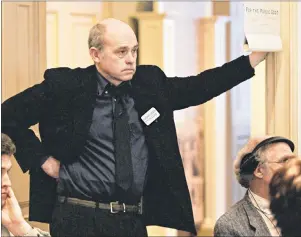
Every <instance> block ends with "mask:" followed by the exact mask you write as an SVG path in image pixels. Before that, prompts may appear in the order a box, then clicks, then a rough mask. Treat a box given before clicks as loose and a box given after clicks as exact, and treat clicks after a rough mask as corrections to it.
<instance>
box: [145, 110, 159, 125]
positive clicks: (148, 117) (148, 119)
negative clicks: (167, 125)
mask: <svg viewBox="0 0 301 237" xmlns="http://www.w3.org/2000/svg"><path fill="white" fill-rule="evenodd" d="M159 116H160V113H159V112H158V110H156V109H155V108H154V107H152V108H151V109H150V110H149V111H147V112H146V113H145V114H143V115H142V116H141V119H142V121H143V122H144V123H145V124H146V125H147V126H148V125H150V124H151V123H152V122H154V121H155V120H156V119H157V118H159Z"/></svg>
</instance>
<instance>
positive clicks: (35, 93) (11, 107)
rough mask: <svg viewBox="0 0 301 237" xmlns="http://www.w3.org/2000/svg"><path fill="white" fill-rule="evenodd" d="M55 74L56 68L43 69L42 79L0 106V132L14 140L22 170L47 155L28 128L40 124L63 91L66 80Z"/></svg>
mask: <svg viewBox="0 0 301 237" xmlns="http://www.w3.org/2000/svg"><path fill="white" fill-rule="evenodd" d="M65 70H67V69H65ZM56 74H57V71H55V69H50V70H46V71H45V74H44V78H45V80H44V81H43V82H41V83H40V84H37V85H34V86H32V87H30V88H28V89H26V90H24V91H22V92H20V93H19V94H17V95H15V96H13V97H11V98H9V99H7V100H6V101H4V102H3V103H2V106H1V112H2V116H1V119H2V122H1V128H2V133H5V134H7V135H8V136H9V137H10V138H11V139H12V140H13V142H14V143H15V145H16V154H15V157H16V160H17V162H18V164H19V165H20V167H21V169H22V171H23V172H24V173H25V172H26V171H28V170H29V169H30V168H33V167H37V166H39V165H40V164H41V160H42V159H43V158H44V157H46V156H48V155H49V154H47V153H45V151H44V149H43V145H42V143H41V142H40V140H39V139H38V137H37V136H36V135H35V133H34V132H33V131H32V130H31V129H30V127H31V126H32V125H35V124H37V123H39V121H40V119H41V117H42V116H45V115H44V112H45V110H47V106H48V105H49V104H50V103H52V102H53V101H54V100H56V99H57V98H59V94H60V93H64V90H63V88H66V86H65V85H64V83H65V82H64V80H58V79H59V78H57V77H56Z"/></svg>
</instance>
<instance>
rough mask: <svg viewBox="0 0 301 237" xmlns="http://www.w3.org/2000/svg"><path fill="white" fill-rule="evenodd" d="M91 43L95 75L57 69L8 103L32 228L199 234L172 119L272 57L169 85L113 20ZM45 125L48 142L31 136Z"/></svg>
mask: <svg viewBox="0 0 301 237" xmlns="http://www.w3.org/2000/svg"><path fill="white" fill-rule="evenodd" d="M88 43H89V52H90V55H91V57H92V59H93V61H94V65H93V66H90V67H87V68H84V69H82V68H76V69H70V68H55V69H48V70H46V72H45V74H44V78H45V80H44V81H43V82H42V83H40V84H38V85H35V86H33V87H31V88H29V89H27V90H25V91H23V92H21V93H19V94H17V95H15V96H13V97H12V98H10V99H8V100H7V101H5V102H4V103H3V104H2V132H4V133H7V134H8V135H9V136H10V137H11V138H12V139H13V141H14V142H15V143H16V146H17V147H18V150H17V153H16V159H17V161H18V163H19V165H20V167H21V168H22V170H23V172H26V171H28V170H29V172H30V210H29V211H30V215H29V218H30V220H32V221H40V222H46V223H50V230H51V235H52V236H147V232H146V226H147V225H159V226H165V227H170V228H176V229H180V230H184V231H188V232H191V233H193V234H196V230H195V226H194V220H193V213H192V206H191V201H190V196H189V191H188V188H187V183H186V179H185V174H184V169H183V165H182V160H181V156H180V152H179V148H178V144H177V137H176V129H175V124H174V120H173V111H174V110H179V109H184V108H187V107H189V106H194V105H199V104H202V103H205V102H206V101H208V100H210V99H212V98H214V97H215V96H218V95H220V94H221V93H223V92H225V91H227V90H229V89H231V88H232V87H234V86H236V85H238V84H239V83H241V82H243V81H245V80H247V79H249V78H251V77H252V76H253V75H254V67H255V66H256V65H257V64H258V63H260V62H261V61H262V60H264V58H265V55H266V54H265V53H252V54H251V55H250V56H242V57H240V58H238V59H236V60H234V61H232V62H229V63H226V64H225V65H223V66H222V67H219V68H215V69H211V70H207V71H204V72H202V73H200V74H199V75H196V76H190V77H187V78H178V77H175V78H168V77H166V75H165V74H164V72H163V71H162V70H161V69H160V68H158V67H157V66H153V65H143V66H138V67H136V58H137V50H138V42H137V39H136V36H135V34H134V32H133V31H132V29H131V28H130V27H129V26H128V25H126V24H125V23H123V22H120V21H118V20H115V19H105V20H104V21H102V22H101V23H100V24H97V25H95V26H94V27H93V28H92V29H91V31H90V34H89V40H88ZM20 79H21V78H20ZM37 123H39V131H40V137H41V141H40V140H39V139H38V138H37V137H36V135H35V134H34V132H33V131H32V130H31V129H29V128H30V127H31V126H32V125H34V124H37Z"/></svg>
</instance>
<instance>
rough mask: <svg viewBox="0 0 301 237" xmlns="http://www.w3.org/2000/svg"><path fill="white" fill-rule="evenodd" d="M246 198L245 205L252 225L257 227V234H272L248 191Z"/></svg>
mask: <svg viewBox="0 0 301 237" xmlns="http://www.w3.org/2000/svg"><path fill="white" fill-rule="evenodd" d="M244 200H245V202H244V204H243V206H244V209H245V211H246V213H247V216H248V219H249V223H250V226H252V227H253V228H255V236H271V234H270V231H269V229H268V227H267V225H266V224H265V222H264V220H263V218H262V217H261V215H260V214H259V213H258V211H257V210H256V208H255V207H254V205H253V204H252V202H251V200H250V198H249V196H248V193H246V195H245V197H244Z"/></svg>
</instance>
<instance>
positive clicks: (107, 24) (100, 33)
mask: <svg viewBox="0 0 301 237" xmlns="http://www.w3.org/2000/svg"><path fill="white" fill-rule="evenodd" d="M123 38H131V39H135V40H136V41H137V38H136V35H135V33H134V31H133V29H132V28H131V27H130V26H129V25H128V24H126V23H125V22H123V21H120V20H117V19H114V18H106V19H104V20H102V21H101V22H100V23H97V24H96V25H94V26H93V27H92V28H91V30H90V34H89V40H88V44H89V48H91V47H95V48H97V49H100V50H101V49H102V48H103V47H104V45H105V44H107V43H109V44H112V43H113V44H114V43H115V41H118V40H121V39H123ZM112 41H113V42H112Z"/></svg>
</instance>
